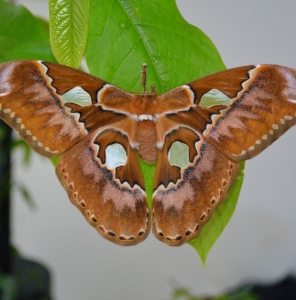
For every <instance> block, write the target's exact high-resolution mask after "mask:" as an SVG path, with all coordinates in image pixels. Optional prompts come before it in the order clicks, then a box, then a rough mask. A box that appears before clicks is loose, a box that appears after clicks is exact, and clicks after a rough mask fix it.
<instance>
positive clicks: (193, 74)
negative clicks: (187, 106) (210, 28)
mask: <svg viewBox="0 0 296 300" xmlns="http://www.w3.org/2000/svg"><path fill="white" fill-rule="evenodd" d="M86 60H87V64H88V67H89V70H90V72H91V73H92V74H93V75H96V76H98V77H99V78H102V79H104V80H106V81H108V82H111V83H112V84H115V85H117V86H119V87H121V88H124V89H126V90H128V91H142V87H141V81H140V75H141V69H142V65H143V63H147V64H148V66H147V71H148V82H147V83H148V85H147V86H148V87H149V86H150V85H151V84H155V86H156V90H157V91H158V92H160V93H161V92H165V91H168V90H170V89H172V88H174V87H176V86H179V85H180V84H184V83H186V82H188V81H191V80H194V79H196V78H199V77H202V76H205V75H207V74H210V73H214V72H217V71H220V70H222V69H224V68H225V66H224V64H223V62H222V60H221V57H220V55H219V53H218V51H217V49H216V48H215V46H214V44H213V43H212V41H211V40H210V39H209V38H208V37H207V36H206V35H205V34H204V33H203V32H202V31H201V30H200V29H198V28H196V27H194V26H192V25H190V24H189V23H187V22H186V21H185V20H184V19H183V17H182V16H181V14H180V12H179V10H178V8H177V6H176V3H175V1H174V0H166V1H163V0H154V1H147V0H117V1H105V0H91V1H90V22H89V36H88V44H87V48H86Z"/></svg>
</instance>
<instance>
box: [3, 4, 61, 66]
mask: <svg viewBox="0 0 296 300" xmlns="http://www.w3.org/2000/svg"><path fill="white" fill-rule="evenodd" d="M0 20H1V25H0V63H2V62H5V61H9V60H17V59H42V60H47V61H55V59H54V57H53V54H52V52H51V49H50V44H49V32H48V24H47V23H46V22H45V21H43V20H41V19H39V18H35V17H34V16H33V15H32V14H31V13H30V12H29V11H28V10H27V9H26V8H24V7H23V6H22V5H14V4H12V3H10V2H6V1H0Z"/></svg>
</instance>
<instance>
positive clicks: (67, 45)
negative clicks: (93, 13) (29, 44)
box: [49, 0, 89, 68]
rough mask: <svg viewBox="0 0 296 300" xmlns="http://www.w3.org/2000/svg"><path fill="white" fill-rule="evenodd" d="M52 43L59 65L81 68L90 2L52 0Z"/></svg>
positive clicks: (82, 0)
mask: <svg viewBox="0 0 296 300" xmlns="http://www.w3.org/2000/svg"><path fill="white" fill-rule="evenodd" d="M49 16H50V41H51V47H52V49H53V53H54V55H55V57H56V59H57V60H58V62H59V63H61V64H64V65H68V66H71V67H74V68H78V67H79V66H80V62H81V58H82V56H83V53H84V50H85V46H86V41H87V29H88V19H89V0H50V1H49Z"/></svg>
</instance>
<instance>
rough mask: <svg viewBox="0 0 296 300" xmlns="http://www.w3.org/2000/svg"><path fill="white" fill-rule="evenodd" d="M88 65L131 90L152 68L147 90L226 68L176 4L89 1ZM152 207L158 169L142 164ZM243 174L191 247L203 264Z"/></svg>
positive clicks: (163, 88) (171, 0)
mask: <svg viewBox="0 0 296 300" xmlns="http://www.w3.org/2000/svg"><path fill="white" fill-rule="evenodd" d="M86 60H87V64H88V67H89V70H90V72H91V73H92V74H93V75H96V76H98V77H100V78H102V79H104V80H106V81H108V82H111V83H112V84H115V85H117V86H119V87H121V88H124V89H125V90H128V91H141V90H142V87H141V83H140V82H141V80H140V77H141V68H142V64H143V63H147V64H148V67H147V69H148V86H149V85H151V84H155V86H156V89H157V91H158V92H165V91H168V90H170V89H172V88H174V87H176V86H179V85H181V84H184V83H186V82H189V81H191V80H194V79H197V78H199V77H203V76H205V75H208V74H210V73H214V72H217V71H220V70H222V69H224V68H225V67H224V64H223V62H222V60H221V57H220V55H219V53H218V51H217V49H216V48H215V46H214V45H213V43H212V42H211V40H210V39H209V38H208V37H207V36H206V35H205V34H204V33H203V32H202V31H201V30H200V29H198V28H196V27H194V26H192V25H190V24H188V23H187V22H186V21H185V20H184V19H183V17H182V16H181V14H180V12H179V10H178V8H177V6H176V3H175V1H174V0H166V1H162V0H154V1H147V0H116V1H104V0H91V1H90V22H89V36H88V44H87V48H86ZM141 169H142V172H143V175H144V178H145V184H146V188H147V195H148V204H149V206H150V207H151V195H152V189H153V177H154V172H155V166H154V165H152V166H151V165H150V166H149V165H147V164H145V163H141ZM241 184H242V173H241V174H240V176H239V178H238V180H237V181H236V183H235V185H234V187H233V188H232V189H231V191H230V193H229V196H228V198H227V200H226V201H225V202H224V203H223V204H222V205H220V206H219V208H218V209H217V211H216V212H215V213H214V215H213V216H212V218H211V220H210V221H209V222H208V223H207V225H205V227H204V228H203V229H202V231H201V234H200V236H199V237H198V238H197V239H195V240H194V241H192V242H191V245H192V246H193V247H194V248H195V249H196V251H197V252H198V254H199V255H200V257H201V260H202V262H203V263H205V260H206V256H207V254H208V253H209V251H210V249H211V247H212V246H213V244H214V243H215V241H216V240H217V238H218V237H219V236H220V234H221V233H222V231H223V229H224V227H225V226H226V224H227V222H228V221H229V219H230V218H231V216H232V213H233V211H234V209H235V205H236V202H237V200H238V196H239V190H240V187H241Z"/></svg>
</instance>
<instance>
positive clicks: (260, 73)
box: [189, 65, 296, 161]
mask: <svg viewBox="0 0 296 300" xmlns="http://www.w3.org/2000/svg"><path fill="white" fill-rule="evenodd" d="M244 74H245V76H243V75H244ZM189 85H190V86H191V88H192V89H193V90H195V91H196V100H195V101H196V104H197V105H198V106H197V111H198V113H199V114H200V115H206V114H208V115H209V116H210V122H209V121H207V123H206V127H205V128H204V130H203V135H204V137H205V138H206V139H207V140H208V141H210V142H211V143H212V144H213V145H215V146H216V147H217V148H218V149H219V150H220V151H221V152H222V153H224V154H225V155H227V156H228V157H229V158H231V159H233V160H235V161H240V160H245V159H249V158H252V157H254V156H255V155H257V154H259V153H260V152H261V151H262V150H264V149H265V148H266V147H268V146H269V145H270V144H271V143H273V142H274V141H275V140H277V139H278V138H279V137H280V136H281V135H282V134H283V133H284V132H285V131H286V130H288V129H289V128H290V127H291V126H293V125H295V123H296V118H295V113H296V88H295V87H296V71H295V70H293V69H289V68H286V67H282V66H276V65H257V66H248V67H239V68H235V69H230V70H227V71H224V72H220V73H217V74H214V75H211V76H208V77H205V78H202V79H200V80H197V81H195V82H193V83H191V84H189ZM221 104H222V106H221ZM215 109H216V112H215V113H209V112H210V111H211V110H215Z"/></svg>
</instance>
